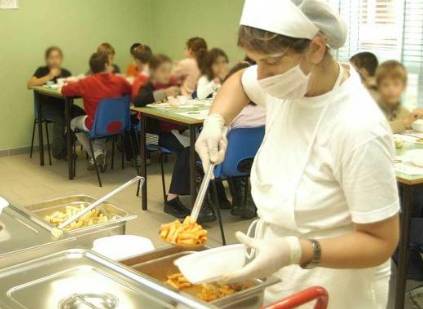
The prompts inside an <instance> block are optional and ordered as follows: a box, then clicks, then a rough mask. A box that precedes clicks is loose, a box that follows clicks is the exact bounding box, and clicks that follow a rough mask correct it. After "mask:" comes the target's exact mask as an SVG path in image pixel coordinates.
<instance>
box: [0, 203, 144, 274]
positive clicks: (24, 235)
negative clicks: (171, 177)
mask: <svg viewBox="0 0 423 309" xmlns="http://www.w3.org/2000/svg"><path fill="white" fill-rule="evenodd" d="M93 201H95V199H94V198H92V197H89V196H86V195H75V196H69V197H64V198H60V199H55V200H51V201H47V202H44V203H39V204H35V205H30V206H25V207H22V208H18V207H15V206H9V207H7V208H6V209H5V210H4V211H3V213H2V214H1V216H0V269H1V268H2V267H5V266H9V265H13V264H17V263H20V262H24V261H26V260H29V259H32V258H34V257H39V256H43V255H46V254H48V253H52V252H57V251H60V250H64V249H67V248H91V247H92V241H93V240H95V239H97V238H100V237H105V236H112V235H118V234H125V229H126V223H127V221H129V220H131V219H134V218H136V216H135V215H131V214H129V213H127V212H126V211H124V210H122V209H120V208H118V207H116V206H114V205H112V204H110V203H107V202H106V203H104V204H103V205H101V206H100V209H101V211H102V213H104V214H106V215H107V216H108V218H109V220H108V221H107V222H102V223H100V224H95V225H91V226H88V227H81V228H77V229H73V230H70V231H65V232H64V234H63V235H62V237H60V238H59V239H57V238H54V237H53V236H52V233H51V231H52V229H53V227H54V226H53V225H52V224H49V223H48V222H46V221H45V216H47V215H51V214H52V213H53V212H55V211H63V212H64V211H65V210H66V207H67V206H81V205H84V206H86V205H88V204H90V203H92V202H93Z"/></svg>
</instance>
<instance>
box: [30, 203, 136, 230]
mask: <svg viewBox="0 0 423 309" xmlns="http://www.w3.org/2000/svg"><path fill="white" fill-rule="evenodd" d="M95 201H96V199H95V198H93V197H91V196H87V195H72V196H67V197H63V198H58V199H54V200H49V201H46V202H42V203H38V204H34V205H29V206H24V207H23V211H24V212H25V213H27V215H28V216H29V217H30V219H31V220H33V221H35V222H36V223H38V224H39V225H41V226H43V227H44V228H46V229H48V230H49V231H51V230H52V229H53V228H55V227H56V226H55V225H53V224H50V223H49V222H47V221H45V220H44V217H45V216H47V215H50V214H52V213H53V212H55V211H65V208H66V206H80V205H84V206H88V205H89V204H91V203H93V202H95ZM99 209H100V210H101V211H102V212H103V213H104V214H105V215H107V216H108V217H109V221H108V222H105V223H101V224H95V225H91V226H87V227H81V228H77V229H73V230H65V231H64V232H65V233H67V234H70V235H71V236H75V235H78V234H85V233H90V232H92V231H94V230H98V229H104V228H105V227H111V228H112V227H117V228H118V231H117V233H116V234H125V229H126V222H127V221H129V220H132V219H135V218H136V217H137V216H136V215H132V214H129V213H128V212H126V211H125V210H123V209H120V208H118V207H116V206H115V205H113V204H111V203H108V202H105V203H103V204H101V205H100V206H99ZM113 217H114V218H113ZM111 218H113V219H111Z"/></svg>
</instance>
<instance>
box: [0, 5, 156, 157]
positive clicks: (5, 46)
mask: <svg viewBox="0 0 423 309" xmlns="http://www.w3.org/2000/svg"><path fill="white" fill-rule="evenodd" d="M151 1H152V0H20V1H19V2H20V5H21V7H20V9H18V10H12V11H0V33H1V43H0V108H1V110H0V150H1V149H10V148H16V147H22V146H28V145H29V143H30V135H31V130H32V121H33V101H32V93H31V92H30V91H28V90H26V81H27V80H28V79H29V78H30V77H31V76H32V73H33V71H34V70H35V68H36V67H37V66H39V65H41V64H43V61H44V60H43V53H44V50H45V48H46V47H47V46H49V45H58V46H60V47H62V49H63V50H64V53H65V67H67V68H69V69H70V70H71V71H72V72H73V73H74V74H80V73H84V72H86V70H87V68H88V64H87V62H88V57H89V55H90V54H91V53H92V52H93V51H94V50H95V48H96V46H97V45H98V44H99V43H101V42H102V41H108V42H110V43H111V44H112V45H114V47H115V48H116V51H117V57H116V62H117V63H118V64H119V65H121V66H122V67H125V66H126V65H127V64H128V62H129V55H128V49H129V46H130V45H131V44H132V43H133V42H135V41H143V42H149V43H151V39H152V37H151V24H152V22H151V16H152V14H151Z"/></svg>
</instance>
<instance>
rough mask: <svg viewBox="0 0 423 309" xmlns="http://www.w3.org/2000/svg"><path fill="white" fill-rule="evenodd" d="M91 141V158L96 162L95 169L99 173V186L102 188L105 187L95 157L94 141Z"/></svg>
mask: <svg viewBox="0 0 423 309" xmlns="http://www.w3.org/2000/svg"><path fill="white" fill-rule="evenodd" d="M89 141H90V152H91V158H93V161H94V167H95V172H96V173H97V179H98V184H99V186H100V187H102V186H103V185H102V183H101V178H100V169H99V168H98V165H97V160H96V159H95V156H94V147H93V141H92V140H91V139H89Z"/></svg>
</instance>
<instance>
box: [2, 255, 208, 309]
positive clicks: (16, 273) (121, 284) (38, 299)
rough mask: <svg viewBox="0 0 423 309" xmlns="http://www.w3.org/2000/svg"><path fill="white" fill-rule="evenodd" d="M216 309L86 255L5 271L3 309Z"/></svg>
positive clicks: (34, 262)
mask: <svg viewBox="0 0 423 309" xmlns="http://www.w3.org/2000/svg"><path fill="white" fill-rule="evenodd" d="M175 307H177V308H199V309H203V308H204V309H206V308H216V307H214V306H212V305H210V306H209V305H202V304H200V303H197V302H195V301H194V300H192V299H190V298H186V297H184V296H181V295H179V294H178V293H176V292H173V291H169V290H166V289H163V288H162V287H161V286H159V285H157V284H155V283H154V282H151V281H149V280H147V279H145V278H143V277H141V276H139V275H136V274H135V273H133V272H131V271H130V270H129V269H127V268H125V267H124V266H121V265H119V264H117V263H114V262H113V261H110V260H108V259H106V258H103V257H101V256H100V255H98V254H96V253H94V252H91V251H87V250H66V251H62V252H59V253H55V254H52V255H48V256H45V257H41V258H38V259H34V260H31V261H28V262H25V263H23V264H18V265H15V266H12V267H8V268H5V269H2V270H0V308H2V309H15V308H20V309H40V308H52V309H53V308H58V309H70V308H92V309H115V308H117V309H141V308H148V309H159V308H160V309H161V308H175Z"/></svg>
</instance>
